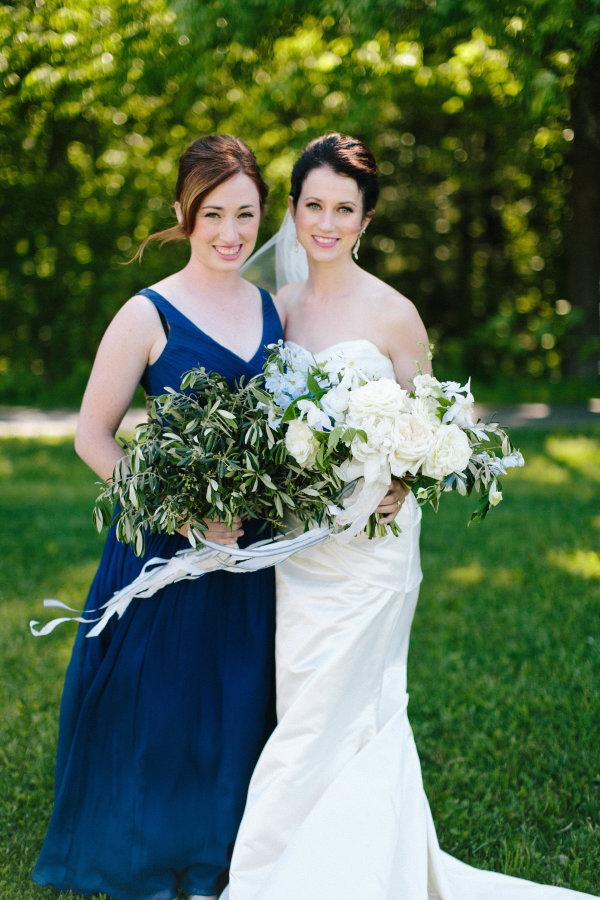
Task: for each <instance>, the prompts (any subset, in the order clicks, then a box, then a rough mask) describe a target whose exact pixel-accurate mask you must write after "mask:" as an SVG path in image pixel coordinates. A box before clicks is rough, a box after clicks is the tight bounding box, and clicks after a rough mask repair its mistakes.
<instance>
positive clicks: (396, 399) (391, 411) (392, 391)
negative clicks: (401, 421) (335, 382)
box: [348, 378, 408, 428]
mask: <svg viewBox="0 0 600 900" xmlns="http://www.w3.org/2000/svg"><path fill="white" fill-rule="evenodd" d="M407 396H408V395H407V393H406V391H404V390H403V389H402V388H401V387H400V385H399V384H397V383H396V382H395V381H393V380H392V379H391V378H381V379H380V380H379V381H368V382H367V384H363V385H362V386H361V387H358V388H356V389H355V390H353V391H351V393H350V401H349V403H348V424H349V425H353V426H354V427H357V428H361V427H362V425H361V424H360V423H362V422H363V421H364V420H365V419H367V418H372V419H373V418H379V417H390V418H395V417H396V416H397V415H398V414H399V413H401V412H402V411H403V410H404V409H405V407H406V405H407Z"/></svg>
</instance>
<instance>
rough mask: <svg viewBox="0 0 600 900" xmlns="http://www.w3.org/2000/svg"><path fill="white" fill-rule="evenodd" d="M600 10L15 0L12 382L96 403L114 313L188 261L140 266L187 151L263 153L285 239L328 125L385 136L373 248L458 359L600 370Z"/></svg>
mask: <svg viewBox="0 0 600 900" xmlns="http://www.w3.org/2000/svg"><path fill="white" fill-rule="evenodd" d="M599 23H600V14H599V13H598V0H592V2H591V3H588V4H587V5H586V7H585V9H584V8H583V7H582V6H581V5H580V4H578V3H576V2H575V0H559V2H555V3H553V4H550V3H549V2H539V3H535V4H534V3H524V4H522V5H520V6H519V7H518V8H517V7H516V6H510V7H509V5H508V4H506V3H501V4H494V5H492V6H489V5H486V4H485V3H484V2H483V0H452V2H450V0H445V2H443V0H440V2H438V4H437V5H435V4H433V3H431V4H428V3H423V4H421V3H418V2H414V3H407V4H404V5H398V4H397V3H396V2H394V3H392V2H391V0H376V2H371V0H370V2H368V3H367V2H366V0H350V2H341V0H340V2H335V0H333V2H324V3H320V4H319V3H316V2H314V0H310V2H300V0H298V2H289V3H283V2H280V0H249V2H248V3H245V4H241V6H240V7H237V8H236V11H235V15H234V14H233V12H232V7H231V5H230V4H226V3H224V2H220V0H212V2H209V3H206V4H204V3H203V4H196V3H191V2H189V0H185V2H183V0H180V2H178V3H175V4H173V5H169V4H168V3H167V2H165V0H145V2H144V3H143V4H140V3H135V2H133V0H105V2H104V3H102V4H101V5H99V4H97V3H92V2H90V0H78V2H77V4H75V3H74V2H71V0H69V2H68V3H67V4H66V5H63V4H61V3H60V2H59V0H35V2H19V3H17V4H15V5H10V6H8V5H5V6H2V7H0V46H1V47H2V49H1V50H0V78H1V79H2V81H3V94H2V97H1V98H0V178H1V180H2V183H3V186H4V187H3V213H2V217H1V219H0V230H1V236H2V241H1V246H0V304H1V305H0V310H1V314H2V324H3V327H2V331H1V333H0V374H1V378H2V381H1V386H0V396H1V397H3V398H4V399H10V400H19V401H21V402H23V401H29V402H35V398H36V395H37V396H39V395H40V393H41V392H43V390H44V386H46V390H47V389H48V388H54V386H56V385H58V386H60V388H61V391H62V395H63V396H69V397H70V399H75V397H76V395H77V394H78V392H79V391H80V390H81V387H82V384H83V381H84V379H85V375H86V373H87V371H88V369H89V365H90V361H91V358H92V357H93V353H94V349H95V346H96V345H97V342H98V339H99V337H100V335H101V333H102V330H103V328H104V327H105V325H106V323H107V321H108V319H109V318H110V316H111V314H112V313H113V312H114V311H115V309H116V308H117V307H118V306H119V305H120V304H121V303H122V302H123V301H124V299H126V297H127V296H130V295H131V294H132V293H133V292H135V290H136V289H138V288H140V287H141V286H143V285H145V284H149V283H152V281H154V280H156V279H157V278H158V277H160V276H161V275H162V274H165V273H166V272H167V271H168V270H169V269H172V268H173V267H175V266H177V265H179V264H180V263H181V262H182V261H183V260H184V259H185V248H183V247H169V248H164V249H162V250H159V249H158V248H157V247H153V248H151V249H149V250H148V251H147V254H146V257H145V259H144V263H143V266H142V268H141V269H140V267H139V266H138V265H132V266H125V265H124V263H125V262H126V261H127V259H128V258H129V257H130V256H131V254H132V252H133V250H134V249H135V246H136V244H137V242H138V241H139V240H141V239H142V238H143V237H145V236H146V234H148V233H149V231H151V230H154V229H156V228H159V227H164V226H165V225H166V224H168V223H169V222H170V220H171V216H172V213H171V211H170V203H171V201H172V191H173V186H174V182H175V175H176V165H177V157H178V155H179V153H180V152H181V150H182V149H183V148H184V147H185V145H186V144H187V143H188V142H189V141H190V140H192V139H193V138H194V137H196V136H197V135H198V134H201V133H206V132H210V131H215V130H219V131H229V132H233V133H236V134H239V135H240V136H242V137H243V138H245V139H246V140H247V141H248V142H249V143H250V145H251V146H252V147H253V148H254V149H255V150H256V152H257V155H258V158H259V161H260V162H261V163H262V164H263V166H264V168H265V172H266V175H267V178H268V180H269V181H270V183H271V185H272V186H273V189H274V190H273V195H272V200H271V203H270V207H269V211H268V216H267V219H266V222H265V235H266V234H267V233H268V231H269V230H270V229H272V228H274V227H275V226H276V224H277V223H278V221H279V219H280V217H281V215H282V212H283V208H284V201H285V195H286V193H287V185H288V179H289V171H290V167H291V164H292V161H293V159H294V157H295V155H296V153H297V152H298V150H299V149H300V148H301V147H302V146H303V144H304V143H305V142H306V141H307V140H308V139H310V138H311V137H313V136H315V135H316V134H319V133H321V132H324V131H328V130H332V129H338V130H344V131H348V132H350V133H356V134H359V135H361V136H363V137H364V138H366V139H367V141H368V142H369V143H370V144H371V145H372V147H373V149H374V151H375V153H376V155H377V157H378V159H379V161H380V164H381V172H382V182H383V191H382V200H381V205H380V207H379V208H378V214H377V216H376V218H375V220H374V222H373V224H372V226H371V228H370V229H369V231H368V233H367V240H366V241H364V242H363V251H362V256H363V260H364V263H365V265H366V266H367V267H369V268H371V269H372V270H373V271H374V272H376V273H377V274H379V275H380V276H381V277H383V278H385V279H386V280H388V281H390V282H391V283H392V284H394V285H395V286H396V287H397V288H398V289H399V290H401V291H402V292H403V293H405V294H407V295H408V296H410V297H411V298H412V299H413V300H414V301H415V302H416V303H417V305H418V307H419V308H420V310H421V311H422V314H423V317H424V319H425V321H426V323H427V325H428V327H429V329H430V331H431V332H432V335H433V338H434V340H435V343H436V345H437V355H438V360H439V364H438V367H441V368H442V369H443V370H445V371H446V372H447V373H448V374H450V373H452V374H457V375H458V374H460V373H461V372H476V373H477V374H478V375H479V376H480V377H484V376H496V375H498V373H500V374H501V375H503V376H504V377H512V376H513V375H514V376H529V377H535V378H547V379H549V380H551V381H552V380H558V379H559V378H560V374H561V372H562V371H563V370H564V368H565V362H567V363H570V364H571V369H573V368H574V366H573V364H572V363H573V360H575V359H581V360H583V361H584V368H585V365H586V364H585V360H586V359H587V360H588V363H587V370H588V371H590V365H589V361H591V360H592V358H593V349H594V340H593V338H594V335H595V334H596V333H597V328H596V330H594V316H596V319H597V312H596V309H597V294H598V286H597V277H596V276H595V274H594V273H595V272H596V270H597V266H598V265H600V263H599V262H598V259H599V258H600V249H599V247H598V246H596V247H595V248H594V240H595V238H594V234H595V232H593V230H592V232H591V237H590V238H589V239H588V241H587V243H586V244H585V246H583V243H585V242H583V243H582V241H581V240H580V239H578V235H577V231H576V227H575V226H577V223H578V221H582V213H581V211H580V212H579V213H577V215H578V216H579V219H578V218H577V215H576V216H575V221H574V222H573V214H574V212H573V211H574V210H575V212H577V210H578V209H579V207H578V205H577V202H576V199H577V197H575V200H574V197H573V191H572V190H571V187H570V184H571V178H573V181H574V182H575V181H576V173H577V172H580V173H581V172H583V175H580V176H578V177H579V181H581V182H582V184H581V185H580V186H579V187H578V191H579V194H578V196H579V197H580V198H583V199H587V198H589V197H591V203H590V202H588V204H587V207H586V208H585V210H584V213H585V214H586V215H587V219H588V221H589V220H590V206H591V212H592V218H593V212H594V209H595V207H594V202H596V201H595V199H594V194H593V191H591V193H590V186H593V183H594V181H595V182H596V191H597V192H598V188H597V181H598V175H597V173H596V174H594V172H593V171H585V172H584V171H583V169H582V167H581V164H579V166H578V165H577V164H576V160H575V158H574V148H575V147H576V146H577V143H578V141H579V145H580V146H581V145H582V143H583V140H582V139H581V138H580V131H581V133H584V132H585V135H586V138H585V139H586V140H587V142H588V144H589V145H590V146H592V147H593V146H594V140H597V135H596V136H594V122H595V121H596V119H595V118H594V116H596V115H597V114H598V110H596V109H595V108H594V104H593V102H592V103H591V108H590V102H589V96H590V92H589V90H587V91H586V90H583V91H580V94H581V93H583V96H584V98H587V99H586V102H587V106H585V103H584V104H583V106H584V110H583V112H582V114H581V115H582V117H583V118H582V123H583V124H581V126H580V129H579V130H578V132H575V130H574V126H573V122H572V121H571V119H572V116H573V97H574V96H575V95H576V88H577V85H578V84H580V83H583V84H584V87H585V84H586V82H585V78H586V77H587V78H588V79H589V68H590V66H591V65H592V64H593V62H594V59H595V56H594V54H595V53H596V52H597V46H598V33H599V31H600V25H599ZM586 73H587V74H586ZM593 99H594V98H592V100H593ZM574 138H575V140H574ZM584 158H585V159H588V158H589V153H588V154H587V155H586V154H584ZM589 168H590V167H589V165H588V169H589ZM579 181H578V182H577V184H578V185H579ZM579 205H580V206H581V202H580V204H579ZM597 206H598V215H597V216H596V221H597V223H600V199H599V200H598V203H597ZM583 219H585V215H584V217H583ZM590 227H591V226H590ZM587 233H588V232H586V234H587ZM573 235H574V237H573ZM578 253H579V254H580V256H581V253H583V254H584V257H585V261H586V265H587V266H588V269H586V270H585V271H586V273H587V274H586V279H587V280H586V281H585V284H583V282H582V281H581V278H580V279H579V280H578V279H577V278H574V275H573V266H572V265H571V266H570V260H572V259H574V258H577V259H579V257H578V256H577V254H578ZM594 265H595V266H596V269H595V268H594ZM580 268H581V266H580V265H578V267H577V272H579V271H580ZM594 277H596V284H595V287H594ZM582 284H583V287H582ZM590 285H591V287H590ZM594 298H595V304H596V306H594ZM590 310H591V311H590ZM582 334H583V335H584V338H585V339H582V337H581V335H582Z"/></svg>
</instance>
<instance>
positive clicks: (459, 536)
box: [0, 430, 600, 900]
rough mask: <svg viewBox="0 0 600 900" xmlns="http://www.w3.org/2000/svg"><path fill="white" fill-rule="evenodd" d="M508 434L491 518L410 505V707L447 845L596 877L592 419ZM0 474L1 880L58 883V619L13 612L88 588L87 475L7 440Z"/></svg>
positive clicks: (483, 861) (530, 869) (536, 876)
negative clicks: (53, 870) (53, 879)
mask: <svg viewBox="0 0 600 900" xmlns="http://www.w3.org/2000/svg"><path fill="white" fill-rule="evenodd" d="M515 435H516V437H517V441H516V442H517V444H518V445H519V446H520V447H521V449H522V450H523V452H524V453H525V455H526V459H527V466H526V468H525V469H523V470H521V471H519V472H517V473H516V474H515V475H513V476H511V478H510V479H507V480H506V483H505V498H506V500H505V503H504V504H503V505H501V506H500V507H499V508H498V509H497V510H494V511H493V513H492V515H491V516H490V517H489V519H488V520H487V522H485V523H484V524H483V525H482V526H476V527H472V528H469V529H467V528H466V527H465V523H466V520H467V518H468V507H469V505H470V501H461V499H460V498H454V497H451V498H446V500H447V502H446V503H445V504H444V508H443V510H442V511H441V512H440V513H439V515H437V516H435V515H434V514H433V513H430V512H429V511H427V512H426V513H425V515H424V520H423V537H422V548H423V569H424V573H425V580H424V582H423V587H422V592H421V599H420V603H419V607H418V610H417V615H416V619H415V625H414V631H413V641H412V649H411V655H410V673H409V687H410V691H411V700H410V716H411V722H412V725H413V728H414V731H415V736H416V740H417V745H418V748H419V751H420V754H421V761H422V765H423V775H424V780H425V786H426V789H427V793H428V796H429V800H430V803H431V807H432V811H433V816H434V820H435V822H436V825H437V829H438V836H439V840H440V844H441V845H442V847H443V848H444V849H445V850H447V851H448V852H450V853H452V854H453V855H455V856H458V857H460V858H461V859H463V860H464V861H466V862H469V863H472V864H474V865H477V866H481V867H484V868H491V869H496V870H502V871H504V872H507V873H510V874H514V875H520V876H523V877H526V878H530V879H533V880H537V881H542V882H552V883H555V884H558V885H565V886H570V887H573V888H577V889H579V890H582V891H587V892H589V893H593V894H595V893H597V892H598V891H599V890H600V876H599V874H598V873H599V872H600V840H599V838H600V830H599V823H600V797H599V794H600V772H599V770H598V764H599V760H598V747H599V746H600V723H599V713H598V707H599V704H598V700H599V696H598V694H599V691H598V685H599V683H600V680H599V679H600V633H599V631H600V630H599V628H598V624H599V618H600V616H599V607H600V604H599V600H600V558H599V556H598V554H597V552H595V551H597V549H598V546H599V544H600V502H599V498H600V431H591V430H590V431H587V432H586V433H580V434H571V433H566V432H563V433H558V432H554V433H552V434H550V433H543V432H540V431H538V430H536V431H520V432H515ZM0 478H1V480H2V485H1V491H0V522H1V523H2V525H1V531H0V559H1V560H2V563H1V580H0V599H1V612H2V616H1V619H0V632H1V634H0V645H1V646H2V682H1V689H2V694H1V698H0V703H1V708H0V729H1V731H2V733H1V735H0V753H1V766H0V771H1V775H0V779H1V780H0V809H1V812H0V830H1V832H2V835H3V842H2V848H1V851H0V853H1V856H0V897H2V898H3V900H29V898H41V897H44V896H53V897H59V896H60V897H67V896H71V897H73V896H74V895H66V894H57V893H52V892H50V891H44V890H42V889H39V888H37V887H35V886H34V885H32V884H31V883H30V880H29V873H30V871H31V868H32V866H33V863H34V860H35V857H36V853H37V851H38V849H39V847H40V844H41V842H42V838H43V835H44V832H45V828H46V824H47V821H48V817H49V815H50V810H51V805H52V770H53V762H54V749H55V742H56V722H57V711H58V702H59V697H60V692H61V687H62V680H63V672H64V669H65V666H66V663H67V660H68V657H69V653H70V646H71V643H72V639H73V631H72V629H71V627H70V626H63V627H62V629H59V630H58V631H57V632H55V633H54V634H53V635H51V636H50V637H47V638H39V639H34V638H32V637H30V635H29V630H28V621H29V619H30V618H32V617H33V618H42V617H43V615H44V613H43V612H42V611H41V605H40V600H41V598H43V597H52V596H54V597H59V598H60V599H63V600H65V601H66V602H67V603H70V605H73V606H77V607H79V606H80V605H81V604H82V602H83V600H84V598H85V593H86V589H87V586H88V584H89V581H90V579H91V577H92V575H93V572H94V569H95V566H96V562H97V559H98V556H99V553H100V548H101V538H99V537H98V536H97V535H96V533H95V532H94V530H93V528H92V525H91V515H90V511H91V501H92V498H93V497H94V494H95V486H94V477H93V476H92V475H91V474H90V473H89V471H88V470H86V468H85V467H84V466H83V464H82V463H80V462H79V461H78V460H77V459H76V458H75V455H74V452H73V450H72V447H71V444H70V443H69V442H51V441H16V440H5V441H1V442H0ZM141 602H143V601H141ZM490 900H491V898H490Z"/></svg>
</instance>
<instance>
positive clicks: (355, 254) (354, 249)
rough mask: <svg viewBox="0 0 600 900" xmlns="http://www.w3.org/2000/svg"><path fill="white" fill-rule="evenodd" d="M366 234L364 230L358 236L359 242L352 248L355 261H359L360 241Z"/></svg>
mask: <svg viewBox="0 0 600 900" xmlns="http://www.w3.org/2000/svg"><path fill="white" fill-rule="evenodd" d="M364 233H365V229H364V228H363V229H362V230H361V232H360V234H359V236H358V240H357V241H356V243H355V245H354V247H353V248H352V256H353V257H354V259H358V250H359V248H360V239H361V237H362V236H363V234H364Z"/></svg>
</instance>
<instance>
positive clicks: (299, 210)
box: [290, 166, 370, 262]
mask: <svg viewBox="0 0 600 900" xmlns="http://www.w3.org/2000/svg"><path fill="white" fill-rule="evenodd" d="M290 209H291V212H292V214H293V215H294V218H295V222H296V235H297V237H298V241H299V243H300V244H302V246H303V247H304V249H305V250H306V252H307V254H308V256H309V258H311V259H314V260H315V261H318V262H331V261H333V260H336V259H339V258H340V257H343V256H350V254H351V252H352V248H353V247H354V244H355V243H356V241H357V239H358V237H359V235H360V233H361V231H362V229H363V226H364V225H366V224H367V222H368V221H369V219H370V216H368V215H367V216H365V215H364V213H363V197H362V194H361V191H360V188H359V187H358V184H357V183H356V181H355V180H354V179H353V178H349V177H348V176H346V175H339V174H338V173H337V172H334V170H333V169H332V168H330V167H329V166H319V168H316V169H311V170H310V172H309V173H308V174H307V176H306V178H305V179H304V182H303V184H302V190H301V191H300V196H299V197H298V204H297V206H296V209H294V208H293V204H292V202H291V198H290Z"/></svg>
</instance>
